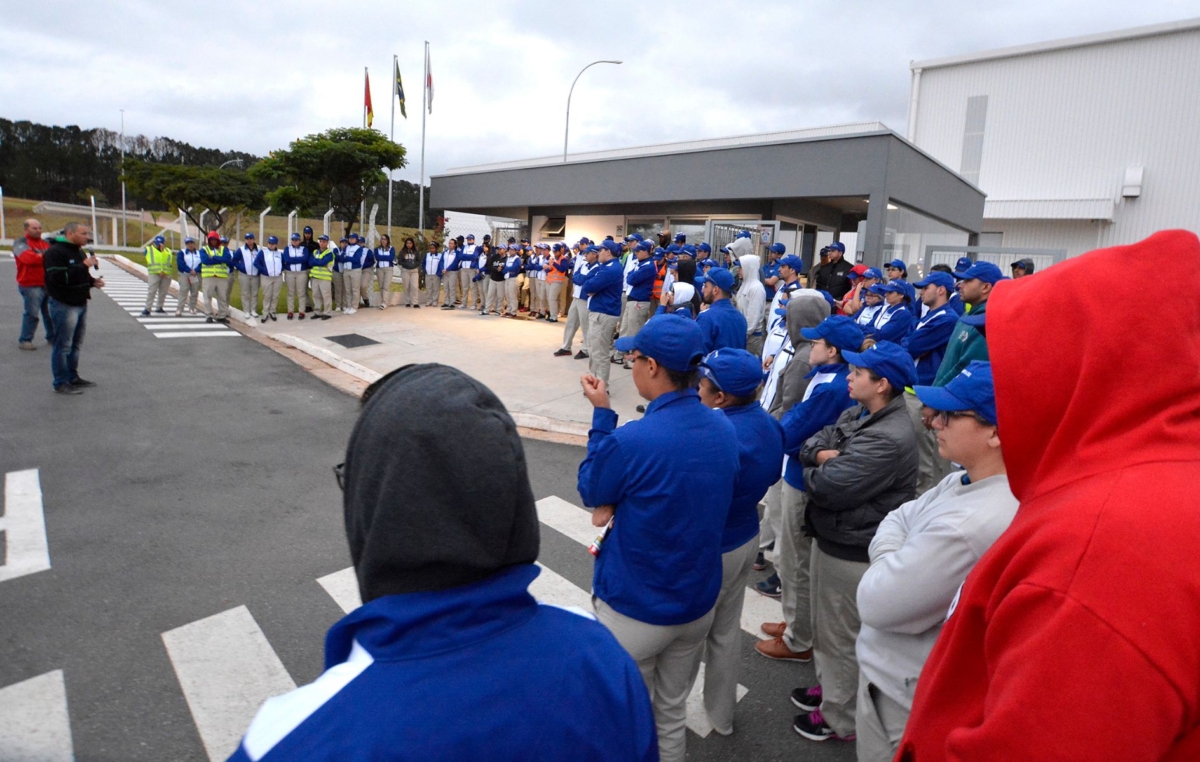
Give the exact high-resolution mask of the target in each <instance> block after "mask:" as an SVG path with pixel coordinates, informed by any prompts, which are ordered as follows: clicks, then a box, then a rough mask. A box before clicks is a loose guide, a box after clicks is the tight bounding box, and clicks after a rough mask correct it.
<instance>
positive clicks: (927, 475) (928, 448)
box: [904, 392, 954, 497]
mask: <svg viewBox="0 0 1200 762" xmlns="http://www.w3.org/2000/svg"><path fill="white" fill-rule="evenodd" d="M904 406H905V408H907V410H908V417H909V418H910V419H912V422H913V428H914V429H916V430H917V457H918V463H917V497H920V496H921V495H924V494H925V493H926V492H928V491H929V490H931V489H933V488H934V487H936V486H937V485H938V482H940V481H941V480H942V479H945V478H946V477H947V476H949V474H950V472H951V471H952V470H953V468H954V467H953V466H951V465H950V461H948V460H946V459H945V458H943V457H942V456H941V455H939V454H938V443H937V434H935V433H934V432H933V431H931V430H929V429H927V428H925V423H924V422H923V421H922V420H921V408H922V407H923V405H922V404H921V400H919V399H917V395H915V394H910V393H909V392H905V393H904Z"/></svg>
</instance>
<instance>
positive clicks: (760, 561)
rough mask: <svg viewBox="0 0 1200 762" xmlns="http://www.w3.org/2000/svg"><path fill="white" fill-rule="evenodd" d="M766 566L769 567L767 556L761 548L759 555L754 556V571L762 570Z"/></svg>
mask: <svg viewBox="0 0 1200 762" xmlns="http://www.w3.org/2000/svg"><path fill="white" fill-rule="evenodd" d="M765 568H767V557H766V556H764V555H763V552H762V551H761V550H760V551H758V555H757V556H755V557H754V571H762V570H763V569H765Z"/></svg>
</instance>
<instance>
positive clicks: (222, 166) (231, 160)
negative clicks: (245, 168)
mask: <svg viewBox="0 0 1200 762" xmlns="http://www.w3.org/2000/svg"><path fill="white" fill-rule="evenodd" d="M230 164H236V165H238V166H239V167H240V166H242V160H241V159H230V160H229V161H226V162H223V163H222V164H221V166H219V167H217V169H225V167H228V166H229V165H230Z"/></svg>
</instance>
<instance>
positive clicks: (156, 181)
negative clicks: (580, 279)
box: [0, 119, 441, 230]
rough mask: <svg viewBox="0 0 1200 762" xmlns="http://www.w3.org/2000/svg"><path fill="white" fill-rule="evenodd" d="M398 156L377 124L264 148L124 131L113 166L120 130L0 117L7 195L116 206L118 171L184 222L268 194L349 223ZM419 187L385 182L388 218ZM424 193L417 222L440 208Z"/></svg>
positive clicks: (381, 197)
mask: <svg viewBox="0 0 1200 762" xmlns="http://www.w3.org/2000/svg"><path fill="white" fill-rule="evenodd" d="M406 163H407V162H406V160H405V158H404V149H403V147H401V146H399V145H397V144H395V143H392V142H391V141H390V140H387V138H386V137H384V136H383V134H382V133H380V132H378V131H376V130H360V129H354V128H352V129H341V128H335V129H331V130H327V131H326V132H324V133H321V134H319V135H309V136H307V137H305V138H300V139H297V140H296V141H294V142H293V143H292V144H291V145H290V146H289V147H288V148H287V149H281V150H279V151H273V152H272V153H271V154H270V155H269V156H267V157H259V156H255V155H254V154H250V153H246V152H244V151H222V150H219V149H215V148H197V147H195V146H192V145H190V144H188V143H184V142H181V141H178V140H173V139H171V138H164V137H156V138H147V137H144V136H142V135H133V136H126V137H125V163H124V166H123V167H122V162H121V135H120V133H117V132H113V131H112V130H106V129H103V128H96V129H88V130H85V129H83V128H81V127H78V126H74V125H72V126H67V127H57V126H49V125H43V124H35V123H33V122H28V121H16V122H14V121H10V120H7V119H0V187H3V188H4V193H5V194H6V195H8V196H11V197H19V198H31V199H37V200H42V201H58V202H63V203H75V204H79V203H88V198H89V197H90V196H95V197H96V202H97V204H100V205H106V206H119V205H120V202H121V179H122V177H124V179H125V180H126V183H127V189H126V190H127V205H128V206H129V208H132V209H137V208H142V209H152V210H158V211H170V212H174V211H175V210H176V209H177V208H179V209H184V210H185V211H186V210H187V209H188V207H193V212H192V213H190V215H189V216H191V217H192V220H193V222H196V221H197V219H198V217H199V214H200V212H201V211H202V210H203V209H204V208H206V207H207V208H210V209H211V210H212V212H216V211H217V210H219V209H220V208H223V207H226V208H228V209H229V210H230V211H231V212H236V211H244V210H261V209H263V208H265V207H266V206H267V205H268V204H270V205H271V206H273V207H274V211H276V212H280V213H282V214H287V213H288V212H289V211H291V210H292V209H296V208H299V209H300V211H301V214H302V215H304V216H316V217H319V216H321V215H323V214H324V213H325V211H326V210H327V209H329V208H331V207H332V208H334V210H335V212H334V214H335V217H336V218H337V219H338V220H340V221H341V222H342V223H343V224H344V226H345V229H346V230H349V229H351V227H352V226H353V225H354V223H355V222H359V220H358V219H357V217H358V211H359V205H360V202H361V201H365V202H366V206H367V208H368V209H370V207H371V205H372V204H374V203H376V202H378V203H379V205H380V209H381V210H383V209H386V208H387V179H386V175H385V174H384V173H383V170H384V169H386V168H389V167H391V168H393V169H399V168H401V167H403V166H405V165H406ZM222 165H228V166H225V167H222ZM419 190H420V189H419V188H418V186H417V184H416V183H410V182H407V181H405V180H396V181H395V182H394V183H393V191H392V222H393V224H395V225H398V226H401V227H416V226H417V220H418V199H419ZM425 199H426V205H425V206H426V211H425V219H426V224H427V225H429V226H430V227H432V226H433V223H434V221H436V220H437V219H438V217H439V216H440V215H441V212H440V211H435V210H432V209H430V207H429V203H428V200H429V192H428V187H426V193H425ZM197 204H199V206H197ZM228 216H229V215H228V214H226V217H228ZM208 219H209V220H211V221H212V223H213V224H215V225H217V226H218V227H219V226H220V225H221V224H223V222H224V220H223V219H221V218H220V217H214V216H212V215H211V213H210V216H209V218H208ZM212 226H213V225H209V227H212Z"/></svg>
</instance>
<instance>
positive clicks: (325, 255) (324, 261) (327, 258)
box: [308, 248, 337, 270]
mask: <svg viewBox="0 0 1200 762" xmlns="http://www.w3.org/2000/svg"><path fill="white" fill-rule="evenodd" d="M336 262H337V249H334V248H329V249H326V250H325V251H320V250H317V251H314V252H313V253H312V254H309V255H308V269H310V270H311V269H312V268H314V267H325V266H327V265H329V264H330V263H336Z"/></svg>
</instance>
